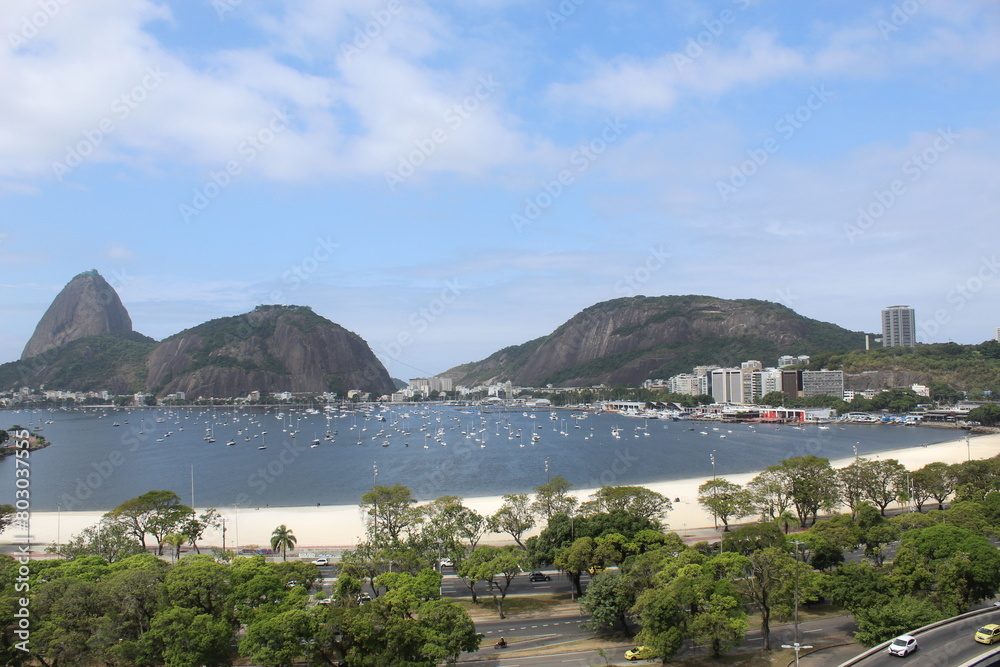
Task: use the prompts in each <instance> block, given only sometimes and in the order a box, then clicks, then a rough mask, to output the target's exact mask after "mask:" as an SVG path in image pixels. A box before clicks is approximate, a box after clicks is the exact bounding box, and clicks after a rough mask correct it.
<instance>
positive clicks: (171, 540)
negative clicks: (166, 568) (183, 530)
mask: <svg viewBox="0 0 1000 667" xmlns="http://www.w3.org/2000/svg"><path fill="white" fill-rule="evenodd" d="M187 539H188V538H187V536H186V535H182V534H180V533H170V534H169V535H166V536H165V537H164V538H163V541H164V542H165V543H166V544H167V545H168V546H171V547H173V548H174V562H175V563H176V562H177V561H178V559H180V557H181V547H182V546H184V543H185V542H187Z"/></svg>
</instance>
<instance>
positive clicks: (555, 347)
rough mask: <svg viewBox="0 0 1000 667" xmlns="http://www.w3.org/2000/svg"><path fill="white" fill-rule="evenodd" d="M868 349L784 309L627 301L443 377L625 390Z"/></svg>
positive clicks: (856, 334)
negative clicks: (653, 381)
mask: <svg viewBox="0 0 1000 667" xmlns="http://www.w3.org/2000/svg"><path fill="white" fill-rule="evenodd" d="M862 347H864V334H863V333H862V332H860V331H848V330H847V329H844V328H842V327H839V326H837V325H835V324H830V323H829V322H821V321H819V320H814V319H810V318H808V317H804V316H802V315H799V314H798V313H796V312H795V311H793V310H791V309H790V308H787V307H785V306H783V305H781V304H777V303H772V302H769V301H759V300H756V299H738V300H729V299H719V298H716V297H711V296H693V295H688V296H661V297H644V296H638V297H629V298H622V299H614V300H612V301H605V302H602V303H598V304H596V305H594V306H591V307H589V308H586V309H585V310H583V311H581V312H580V313H578V314H577V315H575V316H574V317H572V318H571V319H570V320H568V321H567V322H566V323H564V324H563V325H561V326H560V327H558V328H557V329H556V330H555V331H553V332H552V333H551V334H549V335H547V336H543V337H541V338H537V339H535V340H532V341H529V342H527V343H524V344H522V345H515V346H512V347H507V348H504V349H502V350H500V351H498V352H496V353H494V354H492V355H490V356H489V357H487V358H486V359H483V360H482V361H478V362H473V363H469V364H463V365H461V366H456V367H455V368H452V369H450V370H448V371H446V372H445V373H443V374H442V375H445V376H447V377H451V378H454V379H455V381H456V383H459V384H464V385H475V384H480V383H483V382H488V381H504V380H510V381H512V382H514V383H516V384H520V385H523V386H543V385H545V384H550V383H551V384H555V385H575V386H582V385H593V384H601V383H603V384H609V385H612V384H625V385H636V384H639V383H641V382H642V381H643V380H645V379H647V378H652V377H669V376H671V375H675V374H677V373H684V372H690V371H691V369H692V368H693V367H694V366H698V365H703V364H716V365H720V366H729V365H738V364H739V363H740V362H743V361H746V360H748V359H757V360H760V361H761V362H762V363H763V364H764V365H765V366H767V365H773V364H774V363H776V362H777V359H778V357H779V356H781V355H783V354H793V355H799V354H809V355H815V354H818V353H820V352H831V351H841V350H853V349H858V348H862Z"/></svg>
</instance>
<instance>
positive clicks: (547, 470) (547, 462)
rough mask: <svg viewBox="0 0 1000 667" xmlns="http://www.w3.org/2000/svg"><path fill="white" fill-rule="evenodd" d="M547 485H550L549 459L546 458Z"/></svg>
mask: <svg viewBox="0 0 1000 667" xmlns="http://www.w3.org/2000/svg"><path fill="white" fill-rule="evenodd" d="M545 483H546V484H548V483H549V457H547V456H546V457H545Z"/></svg>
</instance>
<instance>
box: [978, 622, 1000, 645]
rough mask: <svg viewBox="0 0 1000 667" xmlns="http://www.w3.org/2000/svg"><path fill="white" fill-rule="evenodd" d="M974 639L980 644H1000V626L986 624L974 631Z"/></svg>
mask: <svg viewBox="0 0 1000 667" xmlns="http://www.w3.org/2000/svg"><path fill="white" fill-rule="evenodd" d="M975 639H976V641H977V642H979V643H980V644H993V643H994V642H1000V625H997V624H996V623H988V624H986V625H984V626H983V627H981V628H979V629H978V630H976V635H975Z"/></svg>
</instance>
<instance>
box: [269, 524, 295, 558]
mask: <svg viewBox="0 0 1000 667" xmlns="http://www.w3.org/2000/svg"><path fill="white" fill-rule="evenodd" d="M297 541H298V540H297V539H296V537H295V535H294V534H292V531H291V530H290V529H289V528H288V526H286V525H285V524H281V525H280V526H278V527H277V528H275V529H274V532H272V533H271V549H272V550H274V551H281V560H283V561H284V560H286V559H287V556H288V550H289V549H294V548H295V543H296V542H297Z"/></svg>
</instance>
